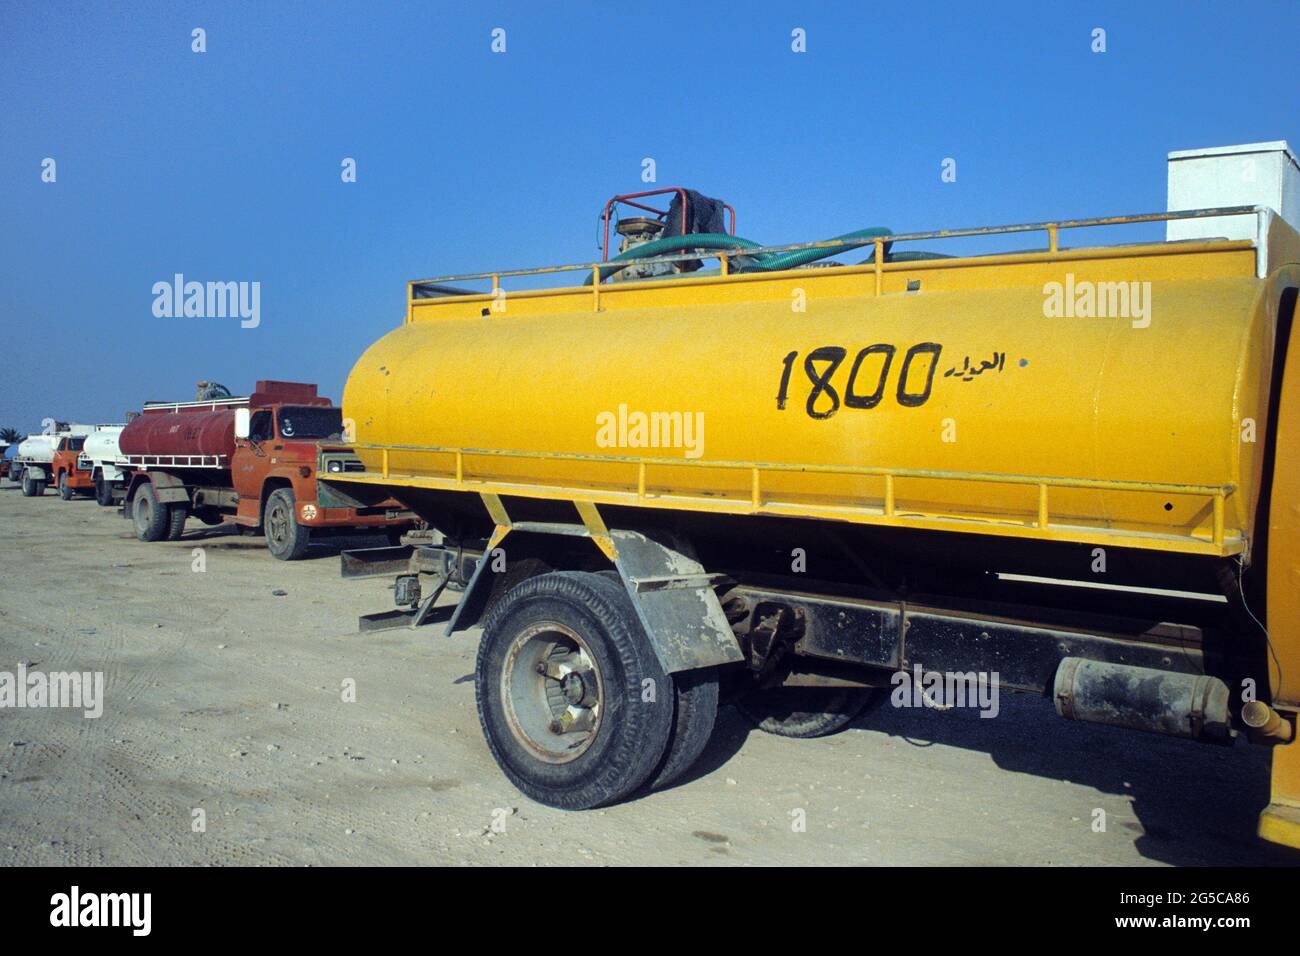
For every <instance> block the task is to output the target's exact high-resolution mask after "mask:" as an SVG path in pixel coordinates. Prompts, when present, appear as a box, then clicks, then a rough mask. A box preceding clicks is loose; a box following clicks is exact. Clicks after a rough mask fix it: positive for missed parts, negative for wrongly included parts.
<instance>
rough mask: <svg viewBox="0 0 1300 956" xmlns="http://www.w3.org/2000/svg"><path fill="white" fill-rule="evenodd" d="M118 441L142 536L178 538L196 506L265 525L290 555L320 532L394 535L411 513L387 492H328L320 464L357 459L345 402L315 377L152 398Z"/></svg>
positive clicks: (209, 517)
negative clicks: (345, 497)
mask: <svg viewBox="0 0 1300 956" xmlns="http://www.w3.org/2000/svg"><path fill="white" fill-rule="evenodd" d="M119 444H120V446H121V450H122V460H123V461H124V463H125V464H126V465H127V466H129V467H130V468H131V469H132V471H131V475H130V477H129V479H128V480H127V483H126V488H127V492H126V499H125V506H124V509H123V513H124V515H125V516H126V517H129V518H132V519H133V520H134V522H135V526H136V536H137V537H138V538H140V540H142V541H159V540H163V539H167V540H176V539H178V538H179V537H180V536H181V534H182V532H183V529H184V523H185V520H186V519H187V518H189V517H191V516H192V517H196V518H198V519H199V520H200V521H202V522H204V523H205V524H208V525H219V524H222V523H230V524H234V525H237V526H239V527H241V528H246V529H248V530H249V531H250V532H253V533H256V532H258V531H260V532H262V533H264V534H265V535H266V545H267V549H268V550H269V551H270V552H271V554H272V555H274V556H275V557H276V558H279V559H281V560H294V559H296V558H300V557H302V556H303V555H304V554H305V553H306V551H307V548H308V546H309V544H310V542H311V540H312V538H313V536H314V535H318V534H322V533H331V532H346V531H355V532H367V531H373V532H384V533H386V534H387V535H388V536H389V537H390V538H392V539H394V540H395V539H396V538H397V537H398V536H400V534H401V533H402V532H403V531H404V530H406V529H407V528H409V527H410V525H411V524H412V522H413V519H414V515H413V513H411V512H409V511H406V510H404V509H402V508H401V506H400V505H398V504H397V503H396V502H394V501H392V500H391V499H388V500H385V501H377V502H375V503H374V504H366V503H361V502H341V501H338V500H337V499H323V498H322V496H321V490H320V488H319V487H318V485H317V481H316V476H317V473H318V471H321V470H328V469H331V468H333V469H334V470H336V471H340V470H343V469H344V468H345V467H346V465H347V463H350V462H355V466H359V465H360V462H359V460H358V459H357V458H356V456H355V455H353V454H352V452H351V450H350V449H349V447H348V445H347V443H346V442H345V441H344V427H343V417H342V411H341V410H340V409H339V408H338V406H336V405H334V404H333V403H332V402H331V401H330V400H329V399H328V398H324V397H322V396H318V395H317V394H316V386H315V385H309V384H303V383H298V382H273V381H260V382H258V383H257V388H256V389H255V390H254V392H253V394H252V395H250V396H248V397H246V398H234V397H226V398H221V399H217V400H214V401H206V400H202V401H194V402H185V403H171V404H168V403H150V404H148V405H146V406H145V408H144V411H143V413H142V414H141V415H140V416H139V417H138V418H136V419H135V420H133V421H132V422H131V423H130V424H129V425H128V426H127V427H126V428H125V429H124V430H123V432H122V435H121V436H120V438H119Z"/></svg>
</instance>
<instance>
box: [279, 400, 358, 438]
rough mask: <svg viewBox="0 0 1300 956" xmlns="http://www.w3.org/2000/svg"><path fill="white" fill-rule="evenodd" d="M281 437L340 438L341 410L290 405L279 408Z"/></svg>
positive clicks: (341, 435) (341, 429)
mask: <svg viewBox="0 0 1300 956" xmlns="http://www.w3.org/2000/svg"><path fill="white" fill-rule="evenodd" d="M280 437H281V438H313V439H314V438H342V437H343V410H342V409H339V408H322V407H303V408H299V407H296V406H290V407H286V408H282V409H280Z"/></svg>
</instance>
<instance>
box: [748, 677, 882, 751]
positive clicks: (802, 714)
mask: <svg viewBox="0 0 1300 956" xmlns="http://www.w3.org/2000/svg"><path fill="white" fill-rule="evenodd" d="M870 700H871V688H869V687H833V688H827V687H772V688H769V689H768V690H756V691H751V692H750V693H748V694H746V695H745V696H744V697H742V698H740V700H738V701H736V709H737V710H739V711H740V712H741V713H742V714H743V715H744V716H745V717H746V718H747V719H748V720H749V721H750V722H751V723H752V724H753V725H754V726H755V727H757V728H758V729H759V730H762V731H765V732H766V733H769V734H776V735H777V736H778V737H797V738H800V739H806V738H809V737H825V736H826V735H827V734H833V733H835V732H836V731H839V730H843V729H844V728H845V727H847V726H848V725H849V724H850V723H852V722H853V718H854V717H856V716H858V714H860V713H862V709H863V708H864V707H866V706H867V704H868V702H869V701H870Z"/></svg>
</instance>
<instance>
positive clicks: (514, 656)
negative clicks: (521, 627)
mask: <svg viewBox="0 0 1300 956" xmlns="http://www.w3.org/2000/svg"><path fill="white" fill-rule="evenodd" d="M500 689H501V701H502V704H503V706H504V709H505V718H506V725H507V726H508V727H509V728H510V732H511V734H513V735H514V738H515V739H516V740H517V741H519V743H520V744H522V745H523V746H524V747H525V748H527V749H528V751H529V752H530V753H531V754H533V755H534V756H535V757H537V759H539V760H541V761H543V762H545V763H551V764H565V763H570V762H571V761H574V760H577V759H578V758H579V757H581V756H582V755H583V754H584V753H586V752H587V750H588V748H590V747H591V744H592V742H593V741H594V740H595V739H596V737H597V735H598V734H599V733H600V723H601V713H602V711H603V710H604V708H603V706H602V701H603V699H604V679H603V677H602V676H601V673H600V666H599V665H598V664H597V663H596V658H595V655H593V654H592V653H591V648H590V647H588V646H587V643H586V641H584V640H583V639H582V638H581V637H580V636H579V635H578V634H577V633H576V632H575V631H574V630H573V629H572V628H569V627H566V626H565V625H563V624H560V623H558V622H556V621H544V622H541V623H538V624H534V625H532V626H530V627H529V628H527V629H526V630H525V631H523V632H522V633H521V634H519V635H517V636H516V637H515V639H514V640H513V641H511V643H510V648H509V650H508V651H507V652H506V658H505V664H504V666H503V667H502V668H501V688H500Z"/></svg>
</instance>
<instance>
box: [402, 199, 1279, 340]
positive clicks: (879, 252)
mask: <svg viewBox="0 0 1300 956" xmlns="http://www.w3.org/2000/svg"><path fill="white" fill-rule="evenodd" d="M1268 212H1269V210H1268V209H1266V208H1265V207H1262V206H1223V207H1220V208H1216V209H1190V210H1180V211H1177V212H1152V213H1139V214H1134V215H1127V216H1104V217H1100V218H1093V219H1062V220H1056V221H1052V222H1031V223H1017V224H1013V225H1006V226H979V227H974V228H967V229H940V230H935V231H931V232H912V233H898V234H895V235H888V236H881V237H879V238H876V239H873V240H871V241H869V242H863V243H846V242H845V241H843V240H838V239H826V240H822V241H819V242H800V243H793V244H789V245H780V246H762V247H759V248H754V249H741V248H736V249H733V250H726V249H697V250H691V251H689V252H683V253H676V254H673V255H667V256H651V257H647V258H644V259H619V260H610V261H608V262H580V263H572V264H568V265H558V266H537V267H533V268H527V269H496V270H493V271H491V272H466V273H461V274H459V275H450V276H439V277H436V278H429V279H412V280H410V281H408V282H407V290H406V319H407V321H408V322H409V321H410V320H411V314H412V309H413V308H414V306H415V304H416V303H421V304H424V305H431V304H435V303H438V302H440V301H447V300H451V301H472V300H473V299H474V298H475V297H477V298H479V299H482V300H485V301H486V300H491V299H493V298H495V297H496V296H497V295H499V294H500V293H501V291H502V289H501V280H502V279H503V278H509V277H513V276H541V275H551V274H557V273H564V272H583V273H590V274H591V283H590V285H589V286H563V287H554V288H542V289H521V290H518V291H516V292H511V293H510V294H511V295H523V296H539V295H555V294H561V293H570V294H571V293H573V292H575V291H582V290H584V289H585V290H588V291H589V292H590V294H591V297H592V308H593V310H594V311H599V310H600V296H601V291H602V290H601V270H602V269H603V270H606V271H609V269H610V267H611V265H612V264H614V263H617V266H618V268H619V269H622V268H625V267H628V266H645V265H658V264H672V263H675V262H687V261H694V260H699V259H717V260H718V263H719V269H720V273H721V276H720V277H721V278H722V279H732V280H736V279H741V278H749V279H753V278H758V277H761V276H763V275H766V274H769V273H762V272H758V273H735V272H732V271H731V268H730V263H731V260H732V259H743V258H746V257H750V256H760V255H768V254H771V253H778V252H800V251H803V250H806V249H849V248H863V247H865V246H868V245H870V246H872V247H873V248H874V254H873V256H872V260H871V262H870V263H869V265H870V266H871V271H872V272H874V274H875V294H876V295H880V294H881V290H882V285H883V275H884V273H885V272H889V271H896V270H915V269H925V268H940V267H945V266H947V267H951V266H955V265H962V264H975V263H984V262H988V261H990V260H1013V259H1014V258H1015V257H1023V256H1027V255H1028V256H1043V255H1046V256H1059V255H1063V254H1066V251H1065V250H1062V249H1061V247H1060V234H1061V231H1062V230H1065V229H1086V228H1094V227H1100V226H1125V225H1135V224H1139V223H1149V222H1169V221H1172V220H1179V219H1211V218H1218V217H1226V216H1246V215H1253V216H1255V217H1256V218H1257V219H1259V218H1260V217H1262V216H1266V215H1267V214H1268ZM1031 232H1042V233H1044V234H1045V235H1046V237H1047V244H1046V247H1045V248H1044V249H1041V250H1028V251H1025V250H1021V251H1017V252H1010V253H991V254H987V255H981V256H952V257H945V258H940V259H936V260H932V261H926V260H907V261H905V262H886V261H885V249H886V247H892V246H894V245H896V244H898V243H901V242H919V241H929V240H944V239H964V238H972V237H981V236H996V235H1012V234H1016V233H1031ZM1251 244H1252V241H1251V240H1226V239H1225V240H1223V241H1221V242H1214V241H1212V240H1189V241H1186V242H1181V243H1178V242H1163V241H1158V242H1151V243H1147V244H1140V245H1137V246H1134V245H1114V246H1094V247H1089V249H1090V250H1091V251H1093V252H1094V254H1112V255H1138V254H1141V252H1142V250H1143V249H1144V248H1149V254H1151V255H1165V254H1170V253H1177V252H1183V251H1187V252H1190V251H1197V252H1199V251H1204V250H1205V248H1206V247H1207V246H1211V247H1214V248H1218V247H1222V248H1232V249H1235V248H1240V247H1244V246H1249V245H1251ZM1105 250H1113V251H1111V252H1109V253H1105V252H1104V251H1105ZM1080 251H1081V250H1078V249H1075V250H1068V252H1069V253H1070V254H1078V253H1079V252H1080ZM840 268H844V269H861V268H862V266H849V265H843V266H841V267H840ZM707 278H709V279H713V280H716V279H717V278H719V277H717V276H710V277H707ZM478 280H490V281H491V283H492V288H491V290H490V291H488V292H476V291H470V290H454V291H445V292H441V293H440V294H438V295H436V296H432V297H421V298H416V296H415V288H416V286H441V285H445V284H446V283H451V282H472V281H478ZM666 281H671V282H674V283H680V282H682V281H690V279H689V277H680V276H679V277H676V278H673V279H669V280H666ZM652 283H653V284H657V282H655V280H642V281H640V282H638V283H637V284H636V287H638V288H647V287H649V286H651V285H652ZM606 291H608V289H606Z"/></svg>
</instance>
